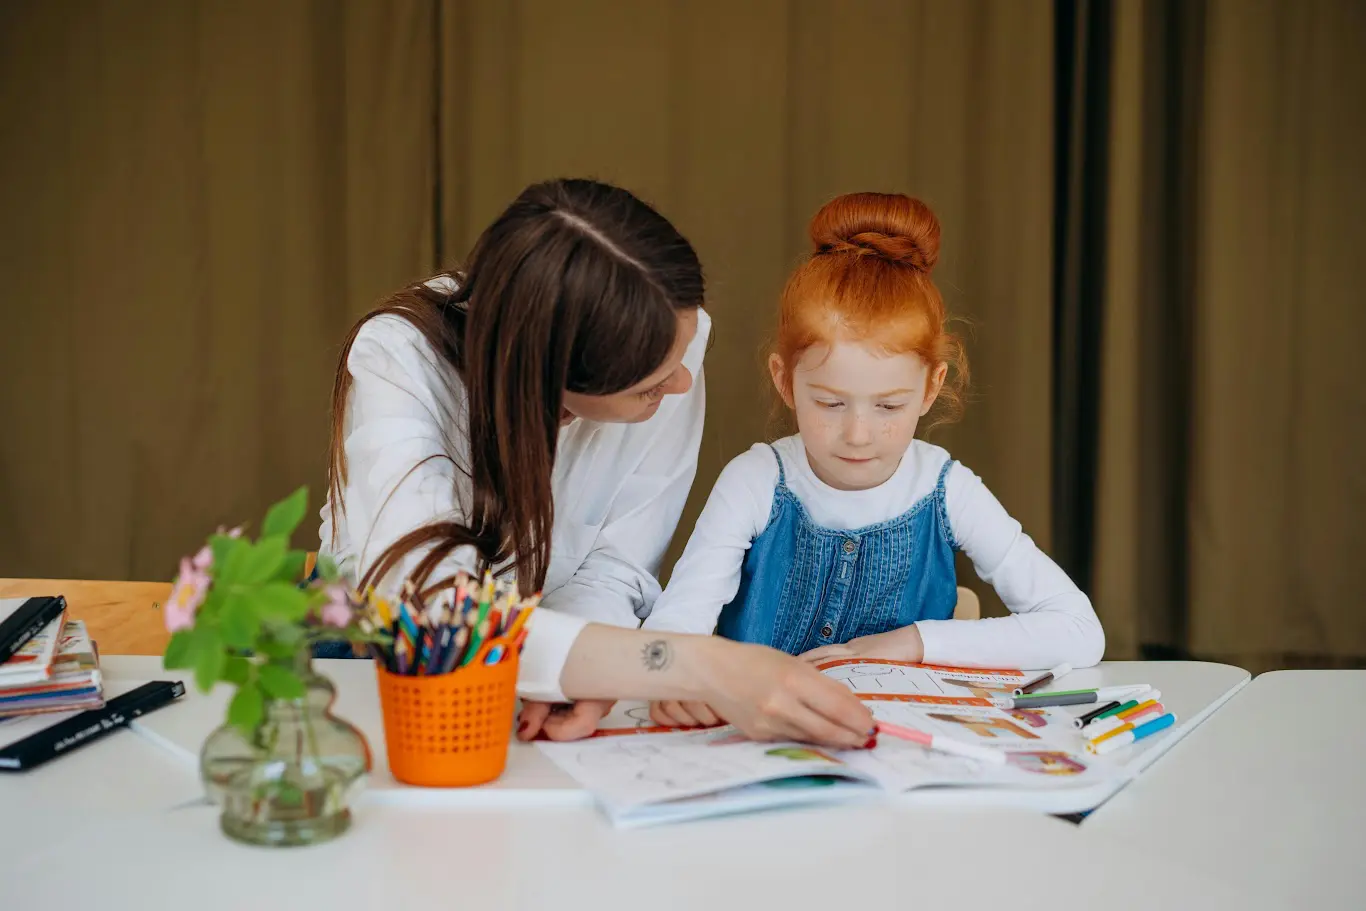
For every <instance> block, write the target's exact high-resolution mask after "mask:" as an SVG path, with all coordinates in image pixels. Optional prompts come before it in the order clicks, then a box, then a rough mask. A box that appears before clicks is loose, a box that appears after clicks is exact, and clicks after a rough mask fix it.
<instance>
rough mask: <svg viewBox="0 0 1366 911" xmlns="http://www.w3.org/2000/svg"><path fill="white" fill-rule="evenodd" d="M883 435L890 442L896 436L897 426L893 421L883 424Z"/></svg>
mask: <svg viewBox="0 0 1366 911" xmlns="http://www.w3.org/2000/svg"><path fill="white" fill-rule="evenodd" d="M882 435H883V436H884V437H886V438H887V439H889V440H890V439H891V438H892V437H894V436H896V425H895V424H893V423H892V422H891V421H888V422H887V423H885V424H883V425H882Z"/></svg>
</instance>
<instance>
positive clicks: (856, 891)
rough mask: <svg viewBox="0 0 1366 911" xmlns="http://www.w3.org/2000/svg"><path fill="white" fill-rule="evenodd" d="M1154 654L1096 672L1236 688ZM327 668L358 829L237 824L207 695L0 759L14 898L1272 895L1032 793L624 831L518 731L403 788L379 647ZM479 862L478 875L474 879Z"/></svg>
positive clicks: (129, 680)
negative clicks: (297, 838) (498, 758)
mask: <svg viewBox="0 0 1366 911" xmlns="http://www.w3.org/2000/svg"><path fill="white" fill-rule="evenodd" d="M158 665H159V662H158V661H157V660H156V659H138V658H118V657H109V658H107V659H105V661H104V667H105V670H106V672H107V675H108V677H109V678H110V680H109V688H110V690H111V692H117V691H118V690H119V689H121V688H127V687H129V686H132V685H135V684H136V683H137V682H138V681H139V680H142V679H148V678H166V677H168V676H173V675H168V674H167V673H166V672H163V671H161V670H160V669H159V666H158ZM1141 667H1142V671H1143V674H1142V675H1141V676H1137V677H1136V676H1135V674H1136V671H1137V669H1136V668H1134V667H1126V666H1124V665H1111V666H1109V667H1107V668H1105V669H1103V670H1101V671H1095V672H1085V673H1094V674H1098V675H1099V676H1100V677H1101V678H1103V679H1106V680H1133V679H1147V680H1149V681H1150V682H1153V683H1155V684H1157V685H1159V686H1160V687H1162V688H1163V690H1164V698H1167V691H1168V690H1170V692H1171V694H1172V697H1173V698H1177V691H1178V690H1180V689H1188V690H1189V692H1187V693H1186V694H1185V695H1184V696H1182V697H1180V698H1184V699H1189V700H1191V704H1192V705H1195V706H1196V709H1197V710H1196V711H1195V714H1197V715H1198V714H1199V713H1200V706H1203V707H1204V708H1208V706H1209V705H1212V704H1214V702H1215V701H1216V700H1217V699H1218V698H1222V697H1219V696H1217V695H1214V694H1216V693H1218V692H1222V690H1221V688H1220V686H1219V685H1217V684H1216V681H1215V678H1214V676H1213V675H1212V674H1205V673H1202V672H1200V670H1199V669H1198V668H1193V667H1190V666H1186V667H1179V666H1165V667H1164V666H1162V665H1143V666H1141ZM323 670H324V672H325V673H327V674H328V675H329V676H331V677H333V679H334V680H335V681H336V682H337V684H338V689H339V693H340V695H339V700H338V706H337V711H338V713H339V714H341V715H343V716H344V717H347V718H349V719H351V720H352V721H353V722H356V723H358V724H359V726H360V727H362V728H363V729H365V730H366V733H367V735H368V736H370V737H371V738H372V744H373V746H374V748H375V754H376V756H375V758H376V762H377V766H378V767H377V768H376V770H375V774H374V775H373V776H372V780H371V783H370V786H369V788H368V790H367V792H366V793H367V795H368V796H367V797H366V798H365V799H363V800H362V801H361V802H360V803H359V804H358V806H357V808H356V818H355V824H354V827H353V829H352V831H351V832H349V833H347V834H346V835H345V836H344V837H342V838H340V839H338V840H336V841H334V842H331V843H328V844H325V845H321V846H318V847H315V848H306V849H278V850H270V849H260V848H250V847H246V846H242V845H238V844H236V843H234V842H231V841H229V840H227V839H226V838H225V837H223V836H222V835H221V834H220V833H219V831H218V828H217V810H216V809H215V808H212V807H208V806H205V805H203V804H202V803H201V802H200V801H198V800H197V798H198V796H199V795H200V794H201V791H200V785H199V781H198V774H197V766H196V760H195V753H196V752H197V747H198V744H199V742H200V741H202V740H203V737H204V736H206V735H207V734H208V732H209V731H210V730H211V729H212V728H213V727H215V726H216V725H217V724H218V723H219V722H220V721H221V719H222V709H223V705H222V703H223V696H222V694H218V693H215V694H212V695H210V696H207V697H206V696H202V695H199V694H197V693H194V692H193V691H192V692H191V693H190V694H189V695H187V696H186V697H185V699H184V700H183V702H181V703H180V704H178V705H176V706H173V707H169V708H166V709H163V710H160V711H158V712H156V713H153V714H152V715H149V716H146V717H145V718H144V719H143V720H142V722H141V724H140V727H141V730H140V731H137V732H134V731H121V732H117V733H114V734H112V735H110V736H108V737H106V738H104V739H103V740H101V741H98V742H97V743H95V744H92V745H90V746H88V747H85V748H83V749H81V750H78V751H77V752H76V753H73V754H72V755H71V756H69V757H65V758H63V759H62V760H60V761H57V762H53V763H50V764H48V765H46V766H44V767H42V768H40V769H37V770H35V771H34V772H31V773H26V774H22V775H0V818H3V819H4V820H5V821H6V824H4V825H0V881H3V882H5V884H6V885H5V890H4V893H3V894H4V900H5V902H4V903H5V906H6V907H11V906H12V907H15V908H23V907H36V906H38V905H39V904H40V903H43V904H48V903H50V902H51V901H52V900H53V896H54V895H55V894H58V893H61V892H62V890H69V888H70V886H69V884H70V883H71V882H73V881H79V882H82V883H86V884H89V885H88V886H85V887H84V888H86V889H87V890H88V891H89V892H90V893H92V894H94V893H96V892H97V893H98V896H99V903H100V906H101V907H108V908H112V909H139V911H140V909H155V908H170V907H193V908H195V909H196V911H217V909H225V911H226V909H234V911H235V909H240V908H243V907H251V908H253V909H257V911H271V909H276V908H280V909H286V908H289V909H297V908H314V907H317V908H327V909H328V911H349V909H359V908H383V909H385V911H391V909H392V908H394V907H396V906H414V907H424V906H428V905H430V906H434V907H453V906H459V907H488V908H516V909H545V908H550V909H555V911H560V909H579V908H582V909H592V911H602V909H616V908H621V909H630V911H641V909H642V908H644V909H646V911H654V909H657V908H658V909H672V908H697V907H716V908H731V907H746V906H752V907H780V908H784V909H792V911H801V909H819V911H831V909H833V908H839V907H844V906H845V905H846V904H847V903H848V902H850V901H851V900H855V901H858V902H860V903H864V904H873V905H885V906H888V907H904V906H906V905H908V904H912V903H915V904H921V903H949V902H954V903H956V904H963V903H965V902H966V904H967V906H969V907H973V906H986V905H988V904H989V903H990V904H995V903H1001V904H1002V905H1006V904H1007V903H1008V906H1009V907H1011V908H1019V909H1032V908H1040V909H1049V911H1053V909H1056V908H1057V907H1059V903H1060V902H1062V903H1063V904H1064V905H1066V906H1080V905H1083V904H1093V905H1100V904H1101V903H1103V906H1104V907H1106V908H1120V909H1122V908H1145V907H1151V906H1153V905H1154V904H1171V903H1177V904H1198V905H1199V906H1201V907H1205V908H1226V907H1227V908H1249V907H1257V903H1256V896H1250V895H1248V894H1246V893H1244V892H1243V891H1242V890H1241V886H1240V885H1239V884H1238V882H1237V881H1236V879H1230V880H1226V881H1221V880H1220V879H1218V878H1215V877H1212V876H1209V875H1207V874H1205V873H1203V872H1201V871H1200V870H1197V869H1193V868H1192V867H1191V866H1190V865H1189V863H1188V862H1187V861H1185V860H1183V859H1179V858H1178V859H1168V858H1163V857H1158V856H1157V855H1156V854H1154V853H1153V852H1151V851H1149V850H1148V849H1147V848H1146V847H1144V846H1139V847H1137V848H1134V847H1131V846H1130V845H1129V844H1128V843H1126V842H1124V841H1121V840H1117V839H1112V838H1108V837H1105V836H1100V835H1096V834H1093V833H1092V832H1091V831H1090V830H1089V829H1083V828H1079V827H1077V826H1074V825H1071V824H1070V823H1066V822H1063V821H1061V820H1057V819H1054V818H1051V817H1049V816H1046V815H1043V814H1040V813H1035V812H1027V811H1023V810H1009V809H980V808H979V809H962V808H956V809H949V808H934V807H924V806H911V805H907V804H906V803H904V802H889V801H882V800H876V799H872V800H869V801H865V802H860V803H857V804H851V805H844V806H836V807H823V808H808V809H801V810H794V811H780V812H770V813H764V814H758V815H754V816H748V817H736V818H729V819H714V820H703V821H699V822H694V823H687V824H682V825H675V826H667V827H662V828H658V829H649V830H616V829H613V828H612V827H611V826H610V824H608V822H607V821H606V820H605V819H604V818H603V817H602V816H601V814H599V813H598V812H597V811H596V809H594V808H593V807H592V806H591V805H589V803H588V800H587V797H586V795H584V794H583V793H582V792H580V791H578V790H577V789H576V788H575V787H574V785H573V783H572V782H571V781H570V780H569V779H567V778H565V777H564V776H563V775H562V774H561V773H560V772H559V771H558V770H557V769H556V768H555V767H554V766H552V765H550V764H549V763H548V762H546V761H545V760H543V759H542V757H541V756H540V754H539V751H537V750H535V749H534V748H531V747H526V746H521V745H517V746H514V748H513V751H512V757H511V761H510V763H509V771H508V774H507V775H506V776H504V779H503V780H502V781H500V782H499V783H498V784H497V785H494V786H489V787H485V788H477V789H463V790H450V791H427V790H420V789H412V788H403V787H400V786H397V785H395V783H394V782H392V780H391V779H390V778H389V776H388V773H387V771H386V769H385V767H384V763H383V747H382V744H383V740H382V729H381V728H379V727H376V726H378V725H379V724H380V722H379V714H378V713H379V708H378V703H377V697H376V695H375V686H374V681H373V670H372V669H371V668H370V667H369V665H368V663H366V662H336V663H328V664H326V665H325V666H324V667H323ZM1079 673H1081V672H1079ZM1232 676H1236V675H1232ZM1178 677H1180V678H1182V679H1180V680H1178V679H1177V678H1178ZM1220 677H1221V679H1225V682H1226V683H1227V681H1228V679H1231V676H1230V675H1227V674H1222V672H1221V673H1220ZM353 678H354V679H353ZM1076 682H1078V684H1080V683H1081V682H1084V678H1083V679H1080V680H1078V681H1076ZM1197 703H1198V705H1197ZM157 720H160V722H161V724H158V725H156V726H155V727H156V730H155V731H154V730H153V725H152V722H154V721H157ZM182 741H183V743H185V744H190V746H189V747H186V746H183V745H181V742H182ZM11 820H23V822H22V824H19V825H15V824H12V823H10V821H11ZM1136 868H1137V869H1142V870H1143V871H1144V873H1143V876H1142V877H1141V878H1140V881H1137V882H1136V883H1135V884H1134V885H1133V887H1131V888H1130V887H1122V886H1121V887H1117V885H1116V884H1117V883H1118V882H1120V881H1121V879H1122V877H1121V876H1120V873H1121V871H1128V873H1131V872H1132V870H1133V869H1136ZM461 869H477V870H480V871H481V876H479V877H478V878H477V879H474V880H471V881H469V882H462V881H461V880H460V879H459V876H458V871H459V870H461ZM21 870H22V874H21V873H20V872H19V871H21ZM1126 875H1128V874H1126ZM1060 890H1061V891H1060ZM1267 907H1275V905H1268V906H1267Z"/></svg>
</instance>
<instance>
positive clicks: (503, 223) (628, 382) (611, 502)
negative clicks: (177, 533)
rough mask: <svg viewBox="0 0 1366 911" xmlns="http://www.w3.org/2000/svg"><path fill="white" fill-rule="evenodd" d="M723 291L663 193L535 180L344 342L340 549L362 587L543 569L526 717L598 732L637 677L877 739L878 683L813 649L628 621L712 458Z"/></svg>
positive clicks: (337, 472)
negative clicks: (557, 707)
mask: <svg viewBox="0 0 1366 911" xmlns="http://www.w3.org/2000/svg"><path fill="white" fill-rule="evenodd" d="M702 302H703V281H702V270H701V266H700V264H699V263H698V260H697V255H696V253H694V251H693V249H692V247H691V245H689V243H688V242H687V241H686V240H685V239H684V238H683V237H682V236H681V235H679V233H678V232H677V231H676V230H675V229H674V227H673V226H672V225H671V224H670V223H669V222H668V221H667V220H666V219H664V218H663V217H662V216H661V215H659V213H657V212H655V211H654V210H653V209H651V208H650V207H649V206H647V205H646V204H644V203H643V202H641V201H640V200H638V199H636V198H635V197H634V196H632V195H631V194H630V193H628V192H626V191H625V190H622V189H619V188H617V187H612V186H608V185H606V184H601V183H596V182H594V181H588V180H557V181H551V182H548V183H543V184H536V185H533V186H531V187H528V188H527V189H526V190H525V191H524V192H523V193H522V194H521V195H520V196H519V197H518V198H517V199H516V200H515V201H514V202H513V203H512V205H511V206H509V207H508V209H507V210H506V211H505V212H504V213H503V214H502V215H501V216H499V218H498V219H497V220H496V221H495V222H494V223H493V224H492V225H491V226H490V227H489V228H488V229H487V230H486V231H485V232H484V233H483V235H482V236H481V237H480V238H479V240H478V242H477V243H476V244H475V247H474V250H473V251H472V252H471V254H470V257H469V262H468V263H467V264H466V267H465V269H464V270H463V271H462V272H461V273H460V274H459V275H442V276H438V277H437V278H435V279H433V280H431V281H429V282H427V283H426V284H424V285H420V286H417V287H415V288H410V289H407V290H405V291H402V292H399V293H398V294H396V295H394V296H393V297H392V298H390V299H389V300H388V301H387V302H385V303H384V304H383V305H382V306H381V307H379V308H378V309H377V310H376V311H374V312H373V313H371V314H369V315H368V316H367V317H366V318H364V319H363V320H362V321H361V322H360V324H358V325H357V327H356V328H355V329H354V330H353V331H352V333H351V337H350V339H349V340H348V341H347V344H346V347H345V349H344V350H343V354H342V362H341V366H340V367H339V369H338V372H337V380H336V385H335V387H334V390H333V409H332V452H331V466H330V483H329V499H328V503H327V505H326V506H325V507H324V508H323V527H322V545H323V548H322V549H323V551H324V552H326V553H329V554H331V555H332V556H333V558H334V559H335V560H336V561H337V562H338V565H339V566H341V568H342V569H343V571H345V572H347V573H348V574H349V575H351V576H352V577H353V578H355V579H356V580H358V583H359V584H360V585H361V586H369V585H377V586H387V587H393V586H394V585H396V584H397V583H398V582H399V581H401V580H403V579H412V580H413V581H414V582H415V584H417V585H418V586H419V588H423V589H428V590H430V589H433V588H437V587H440V586H441V585H442V584H443V583H444V582H446V581H448V580H449V579H450V578H451V577H452V576H453V575H454V574H455V572H456V571H457V570H459V569H465V570H470V571H478V570H479V569H480V568H481V567H483V566H495V567H499V568H502V569H507V570H513V571H515V573H516V576H517V579H518V582H519V585H520V587H521V589H522V590H523V591H524V592H527V593H530V592H534V591H543V592H544V599H543V601H542V605H543V609H542V610H540V611H537V613H536V615H535V621H534V623H533V628H532V630H531V633H530V634H529V637H528V639H527V643H526V648H525V651H524V653H523V656H522V666H521V675H520V679H519V681H518V688H519V691H520V692H521V694H522V696H523V698H524V700H527V704H526V708H525V709H524V710H523V714H522V719H521V724H520V725H519V731H518V734H519V736H520V737H522V738H523V739H530V738H531V737H534V736H536V735H537V734H538V733H539V732H540V731H541V730H542V729H544V730H545V732H546V734H547V735H548V736H551V737H554V738H556V739H571V738H574V737H582V736H586V735H587V734H588V733H590V732H591V731H592V730H593V728H594V727H595V726H596V724H597V721H598V719H599V718H601V716H602V715H603V714H604V713H605V712H606V711H607V708H608V707H610V705H611V700H613V699H616V698H624V697H634V698H641V699H660V698H663V699H682V700H685V701H705V702H707V703H708V704H710V705H712V706H713V707H714V708H715V709H717V710H718V711H719V712H720V713H721V714H722V716H723V717H724V718H726V719H727V720H728V721H731V722H733V723H735V724H736V725H738V726H740V727H741V729H742V730H744V731H745V732H746V733H748V734H750V735H751V736H755V737H760V738H778V737H800V738H802V739H810V740H816V741H819V742H823V743H829V744H831V745H836V746H849V745H858V744H861V743H862V742H863V741H864V740H866V739H867V736H868V731H869V730H870V728H871V717H870V716H869V715H868V712H867V710H866V709H865V708H864V707H863V706H862V704H861V703H859V702H858V700H857V699H855V698H854V697H853V696H852V695H851V694H850V693H849V692H848V691H846V690H845V689H844V688H843V687H842V686H840V685H839V684H836V683H833V682H832V681H829V680H826V679H825V678H823V677H821V676H820V675H818V674H816V673H815V672H814V671H811V670H810V669H809V668H806V667H804V666H801V665H800V664H799V663H798V662H796V661H795V660H788V659H787V658H786V656H782V655H778V654H776V653H773V652H771V651H769V650H766V649H760V648H756V647H752V646H738V645H735V644H734V643H727V642H724V641H722V640H719V639H713V638H711V637H693V636H684V635H672V634H661V633H654V634H647V633H644V632H641V631H639V630H637V629H629V628H625V627H635V626H638V624H639V621H640V619H642V618H644V617H645V616H647V615H648V614H649V612H650V608H651V606H652V605H653V603H654V601H655V598H656V597H658V595H659V585H658V583H657V582H656V581H655V573H656V572H657V570H658V567H659V562H660V559H661V558H662V556H663V553H664V549H665V547H667V545H668V543H669V539H670V538H671V537H672V535H673V531H674V527H675V525H676V524H677V522H678V516H679V513H680V511H681V510H682V507H683V502H684V500H685V499H686V498H687V494H688V488H689V487H690V486H691V485H692V479H693V475H694V473H695V471H696V467H697V449H698V446H699V444H700V440H701V434H702V417H703V408H704V398H703V389H702V382H701V367H702V356H703V353H704V348H705V345H706V339H707V335H708V332H709V329H710V321H709V320H708V318H707V316H706V314H705V313H704V312H703V311H702V307H701V305H702ZM694 378H696V382H694ZM590 623H591V625H590ZM666 691H667V692H670V693H677V694H680V695H673V696H671V695H662V694H664V693H665V692H666ZM567 700H577V701H576V702H575V704H574V706H573V707H572V709H570V710H568V711H564V712H557V713H554V714H552V711H551V704H552V703H562V702H565V701H567Z"/></svg>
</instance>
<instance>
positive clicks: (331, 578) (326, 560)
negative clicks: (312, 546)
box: [318, 554, 341, 582]
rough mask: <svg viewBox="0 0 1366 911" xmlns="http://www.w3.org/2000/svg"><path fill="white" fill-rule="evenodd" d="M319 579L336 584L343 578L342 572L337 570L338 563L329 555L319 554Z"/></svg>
mask: <svg viewBox="0 0 1366 911" xmlns="http://www.w3.org/2000/svg"><path fill="white" fill-rule="evenodd" d="M318 578H320V579H322V580H323V581H324V582H336V581H337V580H338V579H340V578H341V570H340V569H338V568H337V561H336V560H333V559H332V558H331V557H329V556H328V555H327V554H318Z"/></svg>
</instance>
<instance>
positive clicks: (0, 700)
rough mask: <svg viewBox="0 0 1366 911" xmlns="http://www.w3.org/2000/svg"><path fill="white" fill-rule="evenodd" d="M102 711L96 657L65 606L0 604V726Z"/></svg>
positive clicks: (49, 601) (39, 601) (50, 601)
mask: <svg viewBox="0 0 1366 911" xmlns="http://www.w3.org/2000/svg"><path fill="white" fill-rule="evenodd" d="M102 705H104V686H103V683H102V681H101V679H100V662H99V654H98V652H97V651H96V649H95V643H94V642H92V641H91V639H90V635H89V633H88V632H87V631H86V628H85V624H84V623H82V622H81V621H79V620H67V619H66V600H65V599H64V598H61V597H53V598H18V599H9V600H3V599H0V720H3V719H4V718H7V717H10V716H14V715H32V714H38V713H42V712H65V711H71V710H73V709H90V708H99V707H100V706H102Z"/></svg>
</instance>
